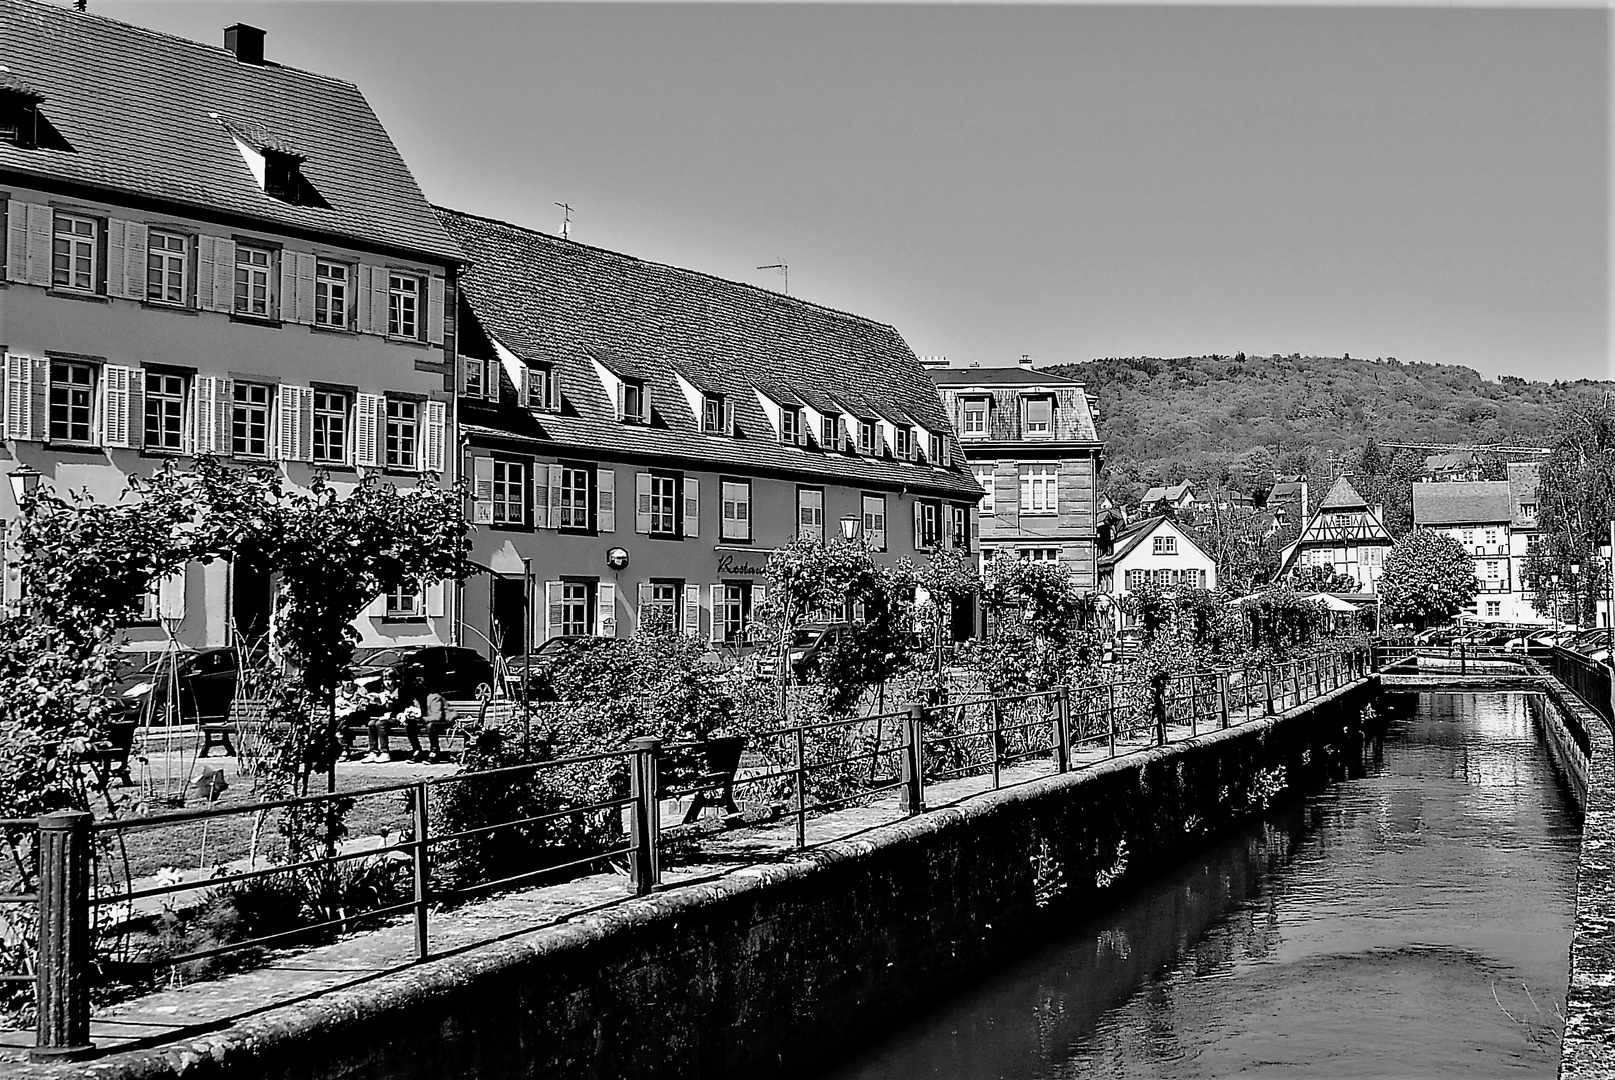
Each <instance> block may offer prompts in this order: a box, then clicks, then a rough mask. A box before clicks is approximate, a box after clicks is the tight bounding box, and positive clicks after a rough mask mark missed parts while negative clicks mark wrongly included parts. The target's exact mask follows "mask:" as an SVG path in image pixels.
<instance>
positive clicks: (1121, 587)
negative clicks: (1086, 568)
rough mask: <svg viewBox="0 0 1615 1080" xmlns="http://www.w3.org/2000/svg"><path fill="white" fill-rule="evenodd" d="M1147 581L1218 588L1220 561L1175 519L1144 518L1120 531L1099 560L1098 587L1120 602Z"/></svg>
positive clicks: (1165, 584)
mask: <svg viewBox="0 0 1615 1080" xmlns="http://www.w3.org/2000/svg"><path fill="white" fill-rule="evenodd" d="M1147 581H1152V582H1154V583H1155V584H1156V585H1158V586H1160V587H1161V588H1163V589H1173V588H1196V587H1199V588H1206V589H1215V588H1216V587H1217V563H1216V560H1214V559H1213V558H1212V557H1211V555H1210V554H1209V553H1208V552H1207V551H1206V550H1205V549H1204V548H1202V547H1201V546H1200V545H1199V544H1197V543H1196V542H1195V540H1194V537H1193V535H1192V534H1191V533H1190V532H1189V530H1187V529H1185V528H1184V527H1183V526H1181V525H1179V524H1178V523H1177V522H1176V521H1172V520H1171V519H1169V518H1164V517H1152V518H1145V519H1144V520H1143V521H1140V522H1136V523H1134V524H1132V525H1129V526H1128V527H1126V528H1125V529H1123V530H1122V531H1121V532H1119V533H1117V534H1116V539H1115V542H1114V543H1113V545H1112V546H1111V550H1110V554H1108V555H1106V556H1105V557H1104V558H1102V559H1100V560H1099V591H1100V592H1101V593H1102V594H1105V595H1108V596H1109V597H1110V598H1111V599H1112V600H1114V601H1117V602H1118V603H1119V601H1120V600H1121V598H1122V597H1124V596H1126V595H1127V594H1128V593H1130V592H1132V591H1133V590H1134V589H1137V588H1138V587H1139V586H1140V585H1142V584H1144V583H1145V582H1147Z"/></svg>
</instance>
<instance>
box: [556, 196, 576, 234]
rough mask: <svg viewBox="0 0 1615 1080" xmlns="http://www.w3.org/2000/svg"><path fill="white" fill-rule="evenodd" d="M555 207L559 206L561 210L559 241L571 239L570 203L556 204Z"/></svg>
mask: <svg viewBox="0 0 1615 1080" xmlns="http://www.w3.org/2000/svg"><path fill="white" fill-rule="evenodd" d="M555 205H556V206H559V207H560V208H561V239H562V240H568V239H571V234H572V204H571V203H564V202H558V203H556V204H555Z"/></svg>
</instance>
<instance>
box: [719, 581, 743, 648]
mask: <svg viewBox="0 0 1615 1080" xmlns="http://www.w3.org/2000/svg"><path fill="white" fill-rule="evenodd" d="M719 597H720V599H719V607H720V608H721V609H722V611H721V616H720V612H718V611H714V612H713V613H712V618H713V620H714V621H715V622H717V623H718V625H720V626H722V627H723V634H722V636H721V637H720V638H719V640H720V641H724V642H737V641H744V640H746V629H747V626H748V625H749V624H750V623H751V585H750V584H749V583H746V582H732V581H726V582H724V583H723V585H722V586H721V592H720V594H719Z"/></svg>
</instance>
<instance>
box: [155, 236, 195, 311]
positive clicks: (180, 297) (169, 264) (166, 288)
mask: <svg viewBox="0 0 1615 1080" xmlns="http://www.w3.org/2000/svg"><path fill="white" fill-rule="evenodd" d="M189 245H190V238H189V237H187V236H182V235H180V234H179V233H171V232H163V231H162V230H160V229H152V230H150V231H149V232H148V233H147V236H146V300H147V301H148V302H149V303H153V304H174V305H183V304H184V303H185V300H186V298H187V297H188V296H190V294H191V287H190V285H191V283H190V276H191V260H190V252H189V250H187V249H188V248H189Z"/></svg>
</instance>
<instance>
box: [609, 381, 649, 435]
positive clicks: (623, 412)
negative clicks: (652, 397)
mask: <svg viewBox="0 0 1615 1080" xmlns="http://www.w3.org/2000/svg"><path fill="white" fill-rule="evenodd" d="M617 419H619V420H621V421H622V422H623V423H625V424H648V423H650V403H649V401H647V400H646V397H645V383H644V380H642V379H624V380H623V381H622V383H621V385H619V386H618V388H617Z"/></svg>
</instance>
